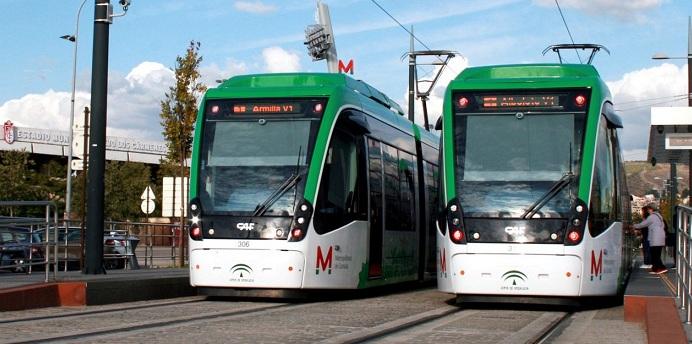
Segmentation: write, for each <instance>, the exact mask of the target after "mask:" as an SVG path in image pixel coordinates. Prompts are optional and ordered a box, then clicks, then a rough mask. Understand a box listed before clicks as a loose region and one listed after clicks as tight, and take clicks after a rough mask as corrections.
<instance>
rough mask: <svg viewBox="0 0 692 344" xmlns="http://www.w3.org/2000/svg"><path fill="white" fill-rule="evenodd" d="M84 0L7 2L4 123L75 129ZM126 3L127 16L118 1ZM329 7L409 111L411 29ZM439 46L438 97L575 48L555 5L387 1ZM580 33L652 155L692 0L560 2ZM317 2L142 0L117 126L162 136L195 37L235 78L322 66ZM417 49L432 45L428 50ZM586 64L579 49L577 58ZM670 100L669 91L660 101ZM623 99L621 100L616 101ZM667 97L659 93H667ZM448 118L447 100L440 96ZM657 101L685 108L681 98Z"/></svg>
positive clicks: (636, 145)
mask: <svg viewBox="0 0 692 344" xmlns="http://www.w3.org/2000/svg"><path fill="white" fill-rule="evenodd" d="M81 2H82V0H61V1H55V0H0V3H1V4H2V5H3V6H2V7H3V11H1V12H0V41H2V42H3V51H2V54H0V68H1V70H0V71H1V75H2V76H3V78H2V79H3V82H2V83H0V121H2V122H4V121H6V120H8V119H9V120H12V121H13V122H15V124H17V125H21V126H30V127H39V128H57V129H65V130H66V129H67V123H68V116H69V92H70V87H71V70H72V48H73V45H72V43H70V42H68V41H65V40H62V39H60V38H59V36H61V35H64V34H73V33H74V29H75V19H76V18H75V17H76V13H77V9H78V7H79V5H80V4H81ZM113 2H114V5H115V8H116V12H119V11H120V8H119V6H118V5H117V1H113ZM325 2H326V3H327V4H328V5H329V6H330V11H331V16H332V24H333V27H334V30H335V32H336V44H337V50H338V53H339V57H340V58H341V59H344V60H348V59H354V60H355V75H354V77H356V78H359V79H362V80H365V81H367V82H368V83H370V84H372V85H373V86H375V87H377V88H379V89H380V90H382V91H383V92H385V93H387V94H388V95H389V96H390V97H391V98H393V99H395V100H397V101H398V102H399V103H400V104H401V105H402V106H405V103H406V100H405V94H406V87H407V64H406V62H405V61H402V60H401V56H402V54H404V53H405V52H406V51H407V50H408V45H409V39H408V34H407V33H406V32H405V31H404V30H403V29H402V28H400V27H399V26H398V25H397V24H396V23H395V22H394V21H392V20H391V19H390V18H389V17H387V16H386V14H385V13H384V12H382V11H381V10H380V9H379V8H378V7H377V6H375V4H374V3H373V2H372V1H371V0H338V1H337V0H332V1H325ZM377 2H378V3H379V4H380V5H382V6H383V7H384V8H386V9H387V10H388V11H389V12H390V13H391V14H392V15H393V16H394V17H396V18H397V19H398V20H399V21H400V22H402V23H403V24H404V25H405V26H407V27H409V26H411V25H413V26H414V30H415V33H416V35H417V36H418V37H419V38H420V39H421V40H422V41H423V42H424V43H425V44H426V45H427V46H428V47H430V48H431V49H447V50H454V51H458V52H460V53H461V54H462V55H463V56H464V57H465V59H457V60H456V61H455V62H454V63H453V64H452V68H450V69H449V70H447V71H446V72H445V76H444V77H443V79H442V80H441V82H442V84H441V85H440V86H439V87H438V89H437V90H436V92H434V93H433V95H439V94H440V92H441V90H442V89H443V87H444V83H446V82H448V80H450V79H451V78H453V77H454V76H455V73H458V72H459V71H461V70H462V69H463V68H464V67H465V66H479V65H492V64H509V63H533V62H555V61H556V58H555V56H553V55H551V54H549V55H546V56H542V55H541V51H542V50H543V49H544V48H545V47H547V46H548V45H550V44H555V43H567V42H568V41H569V36H568V34H567V32H566V30H565V27H564V25H563V22H562V19H561V17H560V15H559V12H558V10H557V7H556V6H555V1H554V0H494V1H485V0H463V1H462V0H456V1H455V0H448V1H447V0H444V1H443V0H439V1H430V0H428V1H422V0H420V1H419V0H408V1H404V0H377ZM559 3H560V5H561V7H562V10H563V12H564V14H565V18H566V20H567V23H568V24H569V26H570V29H571V32H572V35H573V36H574V39H575V41H576V42H578V43H579V42H589V43H598V44H602V45H605V46H606V47H608V48H609V49H610V51H611V55H610V56H608V55H606V54H600V55H598V56H597V57H596V61H595V63H594V64H595V66H596V67H597V68H598V70H599V72H600V73H601V75H602V77H603V78H604V79H605V80H606V81H608V83H609V85H610V86H611V91H612V92H613V95H614V96H615V101H616V108H619V109H623V110H625V111H622V112H621V114H622V116H623V119H624V121H625V125H626V128H625V130H624V131H623V133H622V135H623V146H624V148H625V150H626V155H625V156H626V158H627V159H639V158H644V157H645V154H644V153H643V152H644V150H645V149H646V146H647V139H648V125H649V110H648V104H650V103H652V102H653V101H649V102H647V101H646V100H647V99H653V98H661V97H668V96H675V95H681V94H684V93H685V92H686V77H687V76H686V71H687V70H686V63H685V62H686V61H685V60H671V61H668V62H666V61H654V60H651V58H650V57H651V56H652V55H653V54H654V53H656V52H665V53H667V54H669V55H670V56H685V55H686V50H687V23H688V22H687V20H688V16H689V15H692V1H689V0H630V1H622V0H560V1H559ZM93 7H94V1H93V0H87V2H86V4H85V6H84V9H83V11H82V16H81V22H80V23H81V24H80V32H79V34H80V35H79V54H78V65H77V75H78V82H77V90H78V93H77V102H76V104H77V107H78V109H81V108H83V106H86V105H88V103H89V102H88V99H89V87H90V86H89V83H90V72H91V48H92V43H93V42H92V33H93V12H94V9H93ZM314 18H315V1H313V0H303V1H298V0H283V1H277V0H245V1H236V0H206V1H183V0H167V1H162V0H159V1H145V0H134V1H133V4H132V5H131V6H130V9H129V11H128V13H127V15H126V16H125V17H122V18H115V21H114V24H113V25H111V27H110V54H109V73H110V83H109V115H108V116H109V117H108V125H109V129H108V130H109V131H108V133H109V135H117V136H130V135H134V136H140V137H143V138H149V139H160V131H161V128H160V126H159V124H158V123H159V118H158V110H159V101H160V100H161V99H162V98H163V92H165V91H166V90H167V88H168V87H169V86H170V85H172V81H173V78H172V73H171V72H170V70H169V68H172V67H173V66H174V63H175V57H176V56H177V55H180V54H183V53H184V51H185V48H186V47H187V44H188V43H189V41H190V40H197V41H200V42H201V43H202V48H201V54H202V56H203V58H204V60H203V63H202V74H203V79H204V81H205V82H206V83H207V84H208V85H209V86H214V85H215V84H216V83H215V82H214V80H216V79H222V78H227V77H230V76H232V75H236V74H247V73H265V72H280V71H314V72H324V71H326V64H325V63H324V62H322V61H320V62H312V61H311V59H310V58H309V57H308V56H307V53H306V49H305V46H304V45H303V36H304V33H303V30H304V29H305V27H306V26H307V25H309V24H313V23H314V20H315V19H314ZM417 49H423V47H422V46H420V45H418V46H417ZM568 59H569V60H570V61H572V62H577V59H576V56H574V55H571V56H568ZM664 100H667V99H664ZM618 102H621V103H622V105H621V106H620V105H618ZM658 102H661V100H658ZM430 105H431V106H430V111H431V113H432V114H433V115H435V114H439V112H440V109H439V107H440V103H439V99H436V98H435V97H433V99H432V101H431V104H430ZM660 105H685V102H684V101H678V102H669V103H665V104H660Z"/></svg>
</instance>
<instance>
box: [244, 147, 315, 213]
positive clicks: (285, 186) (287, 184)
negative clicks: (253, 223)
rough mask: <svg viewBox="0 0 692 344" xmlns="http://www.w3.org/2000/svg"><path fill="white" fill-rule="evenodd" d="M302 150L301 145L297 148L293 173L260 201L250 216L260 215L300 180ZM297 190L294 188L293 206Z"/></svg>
mask: <svg viewBox="0 0 692 344" xmlns="http://www.w3.org/2000/svg"><path fill="white" fill-rule="evenodd" d="M302 151H303V146H300V147H299V148H298V161H296V169H295V172H293V174H291V175H290V176H288V178H287V179H286V180H284V182H283V183H282V184H281V186H279V188H278V189H276V190H274V192H272V193H271V195H269V197H267V199H265V200H264V202H262V203H260V204H258V205H257V207H255V211H254V212H253V213H252V216H261V215H264V213H266V212H267V210H269V207H271V205H272V204H274V203H276V201H278V200H279V198H281V196H283V195H284V194H285V193H286V192H287V191H288V190H290V189H291V188H292V187H293V186H295V185H296V184H297V183H298V181H299V180H300V176H301V175H302V173H300V152H302ZM297 192H298V188H296V193H294V196H293V197H294V198H293V207H294V208H295V202H296V200H295V198H296V197H297Z"/></svg>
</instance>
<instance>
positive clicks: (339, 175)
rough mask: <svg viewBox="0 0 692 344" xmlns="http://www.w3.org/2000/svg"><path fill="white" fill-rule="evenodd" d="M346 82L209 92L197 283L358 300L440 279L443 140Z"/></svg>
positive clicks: (195, 204) (193, 259) (193, 253)
mask: <svg viewBox="0 0 692 344" xmlns="http://www.w3.org/2000/svg"><path fill="white" fill-rule="evenodd" d="M402 114H403V112H402V110H401V108H400V107H399V106H398V105H397V104H396V103H394V102H393V101H392V100H391V99H389V98H388V97H387V96H385V95H384V94H382V93H381V92H379V91H377V90H376V89H374V88H373V87H371V86H369V85H368V84H366V83H364V82H361V81H357V80H354V79H352V78H350V77H349V76H346V75H342V74H318V73H291V74H267V75H248V76H237V77H233V78H231V79H229V80H227V81H225V82H224V83H223V84H221V85H220V86H219V87H217V88H214V89H210V90H208V91H207V93H206V94H205V97H204V99H203V102H202V105H201V107H200V112H199V115H198V118H197V124H196V128H195V138H194V145H193V153H192V170H191V183H190V200H191V201H190V221H191V229H190V240H189V243H190V245H189V253H190V283H191V284H192V285H193V286H195V287H198V288H199V290H200V291H201V292H203V293H207V294H210V295H224V294H226V295H228V294H234V293H235V292H234V290H235V291H237V290H242V289H246V290H247V289H265V290H266V289H272V290H275V289H282V290H284V289H356V288H368V287H373V286H381V285H385V284H391V283H398V282H405V281H417V280H421V279H424V278H425V277H426V276H428V277H429V278H433V276H434V269H435V234H434V232H435V224H434V218H435V217H434V214H433V213H434V212H436V211H437V202H438V195H437V193H438V191H437V190H438V184H437V181H438V178H437V174H438V170H437V159H438V149H437V145H438V142H439V138H438V137H437V136H435V135H432V134H430V133H428V132H426V131H424V130H423V129H422V128H420V127H418V126H416V125H414V124H413V123H411V122H410V121H408V120H407V119H406V118H404V117H403V116H402Z"/></svg>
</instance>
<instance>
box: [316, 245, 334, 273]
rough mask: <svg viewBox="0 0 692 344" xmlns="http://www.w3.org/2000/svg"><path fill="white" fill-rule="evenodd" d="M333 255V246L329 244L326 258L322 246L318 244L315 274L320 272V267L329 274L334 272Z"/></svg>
mask: <svg viewBox="0 0 692 344" xmlns="http://www.w3.org/2000/svg"><path fill="white" fill-rule="evenodd" d="M332 255H333V249H332V246H329V251H327V258H325V257H324V254H323V253H322V247H321V246H317V262H316V263H315V275H319V274H320V268H321V269H322V271H323V272H324V271H325V270H326V271H327V274H330V275H331V274H332Z"/></svg>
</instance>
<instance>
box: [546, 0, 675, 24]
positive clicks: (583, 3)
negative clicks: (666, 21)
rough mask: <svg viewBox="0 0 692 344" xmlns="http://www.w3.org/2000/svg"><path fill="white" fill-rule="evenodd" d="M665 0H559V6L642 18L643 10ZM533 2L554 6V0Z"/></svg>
mask: <svg viewBox="0 0 692 344" xmlns="http://www.w3.org/2000/svg"><path fill="white" fill-rule="evenodd" d="M664 1H665V0H625V1H623V0H561V1H560V2H559V3H560V6H561V7H562V8H563V9H564V8H574V9H577V10H579V11H582V12H586V13H588V14H596V15H612V16H615V17H618V18H620V19H633V20H637V21H643V20H644V12H645V11H646V10H649V9H651V8H655V7H659V6H661V4H663V2H664ZM534 3H536V4H538V5H540V6H545V7H554V6H555V0H534Z"/></svg>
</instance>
